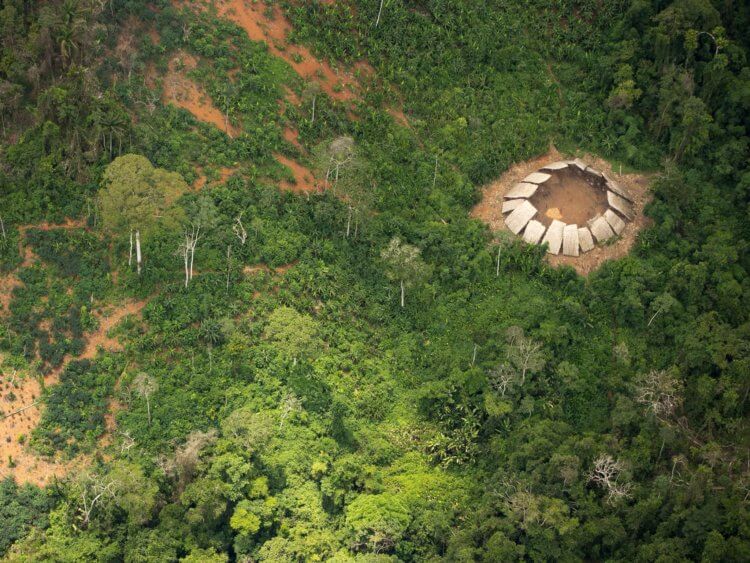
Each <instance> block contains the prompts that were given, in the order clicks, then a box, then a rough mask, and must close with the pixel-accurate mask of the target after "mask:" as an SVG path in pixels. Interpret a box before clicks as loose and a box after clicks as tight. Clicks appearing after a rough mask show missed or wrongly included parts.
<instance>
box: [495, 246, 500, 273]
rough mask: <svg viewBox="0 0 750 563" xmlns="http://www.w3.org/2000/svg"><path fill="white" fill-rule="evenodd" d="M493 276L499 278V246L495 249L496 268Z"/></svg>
mask: <svg viewBox="0 0 750 563" xmlns="http://www.w3.org/2000/svg"><path fill="white" fill-rule="evenodd" d="M495 276H496V277H498V278H499V277H500V246H498V247H497V266H496V267H495Z"/></svg>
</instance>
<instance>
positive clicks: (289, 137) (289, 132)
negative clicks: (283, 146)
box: [284, 127, 302, 149]
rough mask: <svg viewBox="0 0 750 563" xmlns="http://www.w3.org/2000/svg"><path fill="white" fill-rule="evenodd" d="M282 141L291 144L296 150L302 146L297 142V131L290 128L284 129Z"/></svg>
mask: <svg viewBox="0 0 750 563" xmlns="http://www.w3.org/2000/svg"><path fill="white" fill-rule="evenodd" d="M284 140H286V141H288V142H290V143H292V144H293V145H294V146H295V147H297V148H298V149H301V148H302V145H301V144H300V142H299V133H297V130H296V129H293V128H292V127H287V128H285V129H284Z"/></svg>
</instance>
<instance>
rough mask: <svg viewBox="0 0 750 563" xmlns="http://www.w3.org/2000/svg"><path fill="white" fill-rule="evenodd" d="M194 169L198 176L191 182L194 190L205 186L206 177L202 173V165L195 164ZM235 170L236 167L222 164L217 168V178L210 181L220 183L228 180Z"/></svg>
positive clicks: (215, 183)
mask: <svg viewBox="0 0 750 563" xmlns="http://www.w3.org/2000/svg"><path fill="white" fill-rule="evenodd" d="M196 171H197V172H198V177H197V178H196V179H195V181H194V182H193V188H194V189H195V190H201V189H203V188H204V187H205V185H206V183H207V181H208V178H207V177H206V175H205V174H204V173H203V167H202V166H196ZM235 172H237V167H229V166H222V167H221V168H219V179H218V180H213V181H212V182H211V183H212V184H214V185H220V184H223V183H224V182H226V181H227V180H229V178H230V177H231V176H232V174H234V173H235Z"/></svg>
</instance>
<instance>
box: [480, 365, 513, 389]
mask: <svg viewBox="0 0 750 563" xmlns="http://www.w3.org/2000/svg"><path fill="white" fill-rule="evenodd" d="M487 375H488V379H489V384H490V387H492V389H493V390H494V391H495V392H497V393H500V396H501V397H505V393H506V392H507V391H508V389H509V388H510V387H511V386H512V385H513V383H514V382H515V379H516V372H515V370H514V369H512V368H511V367H510V366H508V365H507V364H500V365H499V366H497V367H496V368H494V369H492V370H490V372H489V373H488V374H487Z"/></svg>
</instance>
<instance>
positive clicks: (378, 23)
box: [375, 0, 384, 27]
mask: <svg viewBox="0 0 750 563" xmlns="http://www.w3.org/2000/svg"><path fill="white" fill-rule="evenodd" d="M383 1H384V0H380V8H378V19H376V20H375V27H378V26H379V25H380V16H381V14H382V13H383Z"/></svg>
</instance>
